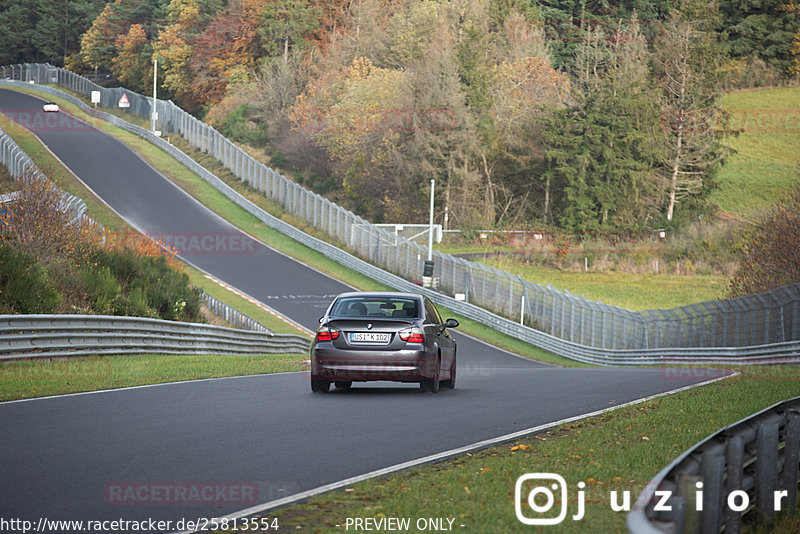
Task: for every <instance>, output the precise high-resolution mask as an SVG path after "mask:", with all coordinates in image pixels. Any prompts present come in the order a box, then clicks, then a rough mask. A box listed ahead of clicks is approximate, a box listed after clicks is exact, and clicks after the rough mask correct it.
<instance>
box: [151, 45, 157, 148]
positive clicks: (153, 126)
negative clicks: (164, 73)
mask: <svg viewBox="0 0 800 534" xmlns="http://www.w3.org/2000/svg"><path fill="white" fill-rule="evenodd" d="M157 79H158V59H155V60H154V61H153V109H152V113H151V114H150V131H151V132H153V134H155V133H156V117H158V112H157V111H156V102H158V95H157V94H156V91H157V86H156V80H157Z"/></svg>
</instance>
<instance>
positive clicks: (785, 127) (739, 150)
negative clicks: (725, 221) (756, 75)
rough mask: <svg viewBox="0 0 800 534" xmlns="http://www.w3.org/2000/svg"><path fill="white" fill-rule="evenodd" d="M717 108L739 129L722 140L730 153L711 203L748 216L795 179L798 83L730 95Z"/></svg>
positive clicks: (799, 177)
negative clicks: (735, 134)
mask: <svg viewBox="0 0 800 534" xmlns="http://www.w3.org/2000/svg"><path fill="white" fill-rule="evenodd" d="M722 107H723V109H725V110H726V111H728V112H730V113H731V114H732V119H731V127H732V128H733V129H737V130H741V133H740V134H739V135H738V136H735V137H729V138H728V139H727V140H726V144H727V146H728V147H729V148H731V149H732V150H734V151H735V152H734V153H733V154H731V155H730V157H729V158H728V161H727V162H726V164H725V166H724V167H723V168H722V170H721V171H720V174H719V176H718V178H717V181H718V183H719V188H718V189H717V190H716V191H714V192H713V193H712V195H711V201H712V202H715V203H717V204H718V205H719V207H720V208H721V209H722V210H724V211H726V212H729V213H731V214H733V215H736V216H738V217H741V218H744V219H747V220H752V219H754V218H756V217H757V216H758V214H759V213H760V212H762V211H763V210H764V209H765V208H767V207H769V206H770V205H771V204H773V203H774V202H775V201H776V200H777V199H779V198H780V196H781V195H782V194H783V193H784V192H785V191H787V190H788V189H790V188H791V187H792V186H794V185H795V184H797V183H798V182H800V169H798V163H800V86H798V87H785V88H779V89H760V90H752V91H740V92H735V93H730V94H727V95H725V97H724V98H723V99H722Z"/></svg>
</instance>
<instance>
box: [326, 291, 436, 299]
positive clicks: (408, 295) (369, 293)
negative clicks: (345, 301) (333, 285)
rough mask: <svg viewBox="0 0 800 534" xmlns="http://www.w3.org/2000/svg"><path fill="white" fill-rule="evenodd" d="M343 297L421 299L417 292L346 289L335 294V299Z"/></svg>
mask: <svg viewBox="0 0 800 534" xmlns="http://www.w3.org/2000/svg"><path fill="white" fill-rule="evenodd" d="M343 297H393V298H398V297H399V298H414V299H420V300H421V299H422V298H423V296H422V295H420V294H418V293H400V292H398V291H348V292H346V293H341V294H339V295H337V296H336V298H337V299H340V298H343Z"/></svg>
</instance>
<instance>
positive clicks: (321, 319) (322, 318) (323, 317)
mask: <svg viewBox="0 0 800 534" xmlns="http://www.w3.org/2000/svg"><path fill="white" fill-rule="evenodd" d="M324 320H325V316H324V315H323V316H322V317H320V318H319V322H320V324H322V321H324Z"/></svg>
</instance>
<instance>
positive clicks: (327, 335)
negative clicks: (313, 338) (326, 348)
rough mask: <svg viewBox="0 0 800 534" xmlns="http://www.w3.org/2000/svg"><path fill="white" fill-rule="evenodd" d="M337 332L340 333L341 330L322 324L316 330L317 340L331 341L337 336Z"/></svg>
mask: <svg viewBox="0 0 800 534" xmlns="http://www.w3.org/2000/svg"><path fill="white" fill-rule="evenodd" d="M339 334H341V332H339V331H338V330H335V329H333V328H328V327H327V326H323V327H322V328H320V329H319V331H318V332H317V341H333V340H334V339H338V338H339Z"/></svg>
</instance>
